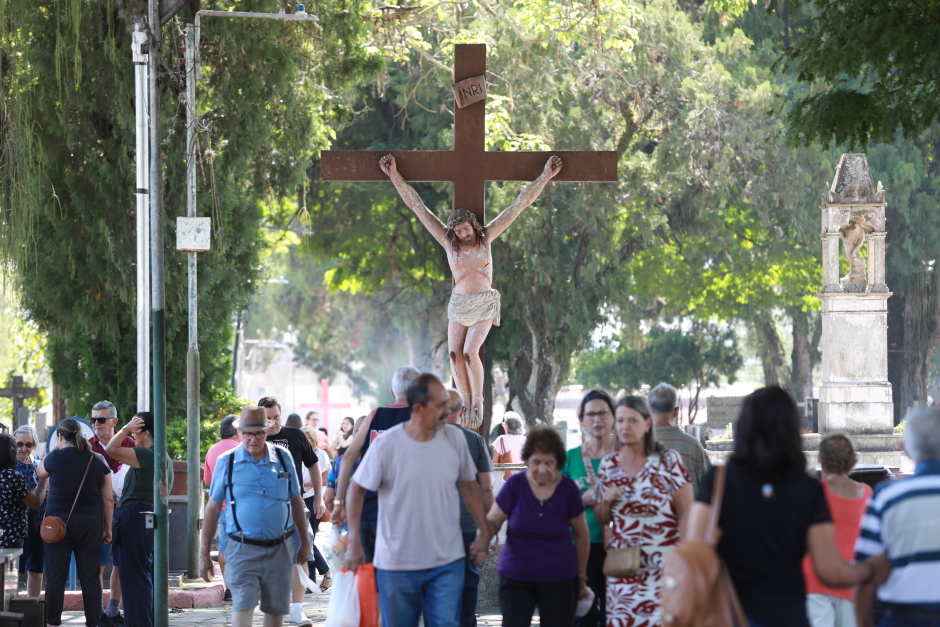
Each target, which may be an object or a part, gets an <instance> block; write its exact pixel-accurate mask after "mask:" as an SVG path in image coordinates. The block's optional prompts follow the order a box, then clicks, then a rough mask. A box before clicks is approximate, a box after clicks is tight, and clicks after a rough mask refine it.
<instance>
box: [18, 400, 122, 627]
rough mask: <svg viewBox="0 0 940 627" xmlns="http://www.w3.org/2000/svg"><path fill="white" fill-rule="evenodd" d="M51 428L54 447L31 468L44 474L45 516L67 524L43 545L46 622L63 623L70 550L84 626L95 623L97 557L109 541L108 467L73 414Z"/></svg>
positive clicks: (97, 608)
mask: <svg viewBox="0 0 940 627" xmlns="http://www.w3.org/2000/svg"><path fill="white" fill-rule="evenodd" d="M55 433H56V445H57V446H56V448H55V449H54V450H53V451H50V452H49V453H48V454H47V455H46V456H45V457H44V458H43V459H42V461H41V462H39V466H37V467H36V474H37V475H38V476H39V478H40V479H49V498H48V500H47V501H46V516H58V517H59V518H61V519H62V520H63V521H65V523H66V524H65V537H64V538H63V539H62V540H61V541H60V542H56V543H53V544H50V543H48V542H47V543H46V548H45V553H46V564H45V570H46V624H47V625H61V624H62V605H63V603H64V601H65V579H66V577H68V574H69V563H70V562H71V560H72V555H73V554H74V555H75V570H76V572H77V574H78V580H79V582H80V583H81V586H82V604H83V607H84V608H85V625H86V627H97V625H98V623H99V620H100V618H101V580H100V579H99V578H98V558H99V556H100V555H101V546H102V545H103V544H105V543H108V542H111V520H112V517H113V516H114V492H113V490H112V488H111V469H110V468H109V467H108V464H107V462H105V461H104V457H102V456H101V455H99V454H98V453H95V452H93V451H92V450H91V443H89V442H88V440H87V439H85V436H84V435H83V434H82V428H81V425H80V424H79V422H78V421H77V420H75V419H74V418H66V419H65V420H63V421H62V422H60V423H59V424H58V425H56V429H55ZM119 441H120V440H119ZM76 495H77V496H78V499H76V498H75V497H76ZM73 503H74V509H73V506H72V504H73Z"/></svg>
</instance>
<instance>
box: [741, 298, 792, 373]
mask: <svg viewBox="0 0 940 627" xmlns="http://www.w3.org/2000/svg"><path fill="white" fill-rule="evenodd" d="M748 328H749V329H750V330H751V333H752V336H753V338H754V340H755V343H756V344H757V352H758V354H759V355H760V359H761V364H762V365H763V367H764V385H779V386H780V387H782V388H787V389H789V387H790V372H789V370H788V368H787V365H786V359H785V357H784V352H783V342H782V341H781V340H780V334H779V333H778V332H777V325H776V323H774V318H773V314H772V313H771V312H769V311H760V312H757V313H755V314H754V315H753V316H751V319H750V320H748Z"/></svg>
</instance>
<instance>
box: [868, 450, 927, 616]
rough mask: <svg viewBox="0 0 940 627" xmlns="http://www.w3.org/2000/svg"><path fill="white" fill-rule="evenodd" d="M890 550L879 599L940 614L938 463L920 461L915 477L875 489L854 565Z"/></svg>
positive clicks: (885, 484)
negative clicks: (936, 610)
mask: <svg viewBox="0 0 940 627" xmlns="http://www.w3.org/2000/svg"><path fill="white" fill-rule="evenodd" d="M886 551H887V553H888V557H890V558H891V566H892V568H893V569H892V571H891V576H890V577H889V578H888V580H887V581H886V582H885V583H884V584H883V585H882V586H881V587H880V588H879V589H878V598H879V599H881V600H882V601H883V602H885V603H891V604H898V605H916V606H918V607H920V608H926V609H940V583H938V582H940V460H928V461H922V462H919V463H918V464H917V467H916V469H915V471H914V476H913V477H909V478H907V479H902V480H900V481H891V482H887V483H882V484H881V485H879V486H878V488H877V489H876V490H875V494H874V495H873V496H872V498H871V500H870V501H869V504H868V511H867V512H866V513H865V516H864V517H863V518H862V531H861V534H860V535H859V538H858V542H857V543H856V544H855V560H856V561H861V560H864V559H866V558H868V557H871V556H873V555H880V554H882V553H884V552H886Z"/></svg>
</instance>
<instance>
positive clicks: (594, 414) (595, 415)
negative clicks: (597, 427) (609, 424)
mask: <svg viewBox="0 0 940 627" xmlns="http://www.w3.org/2000/svg"><path fill="white" fill-rule="evenodd" d="M609 415H610V411H609V410H606V409H605V410H604V411H591V412H588V413H586V414H584V419H585V420H600V419H601V418H603V417H605V416H609Z"/></svg>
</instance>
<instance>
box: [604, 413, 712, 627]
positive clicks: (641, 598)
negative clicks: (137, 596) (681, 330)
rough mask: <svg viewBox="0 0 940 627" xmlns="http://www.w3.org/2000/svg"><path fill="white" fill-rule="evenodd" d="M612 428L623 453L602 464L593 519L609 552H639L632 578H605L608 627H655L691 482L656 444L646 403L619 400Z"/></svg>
mask: <svg viewBox="0 0 940 627" xmlns="http://www.w3.org/2000/svg"><path fill="white" fill-rule="evenodd" d="M614 427H615V429H616V430H617V435H618V436H619V437H620V441H621V442H622V443H623V448H621V449H620V450H619V451H618V452H616V453H612V454H610V455H608V456H606V457H605V458H604V460H603V461H602V462H601V466H600V470H599V471H598V473H597V482H596V483H595V485H594V499H595V501H596V503H597V504H596V505H595V506H594V514H595V516H596V517H597V520H598V522H599V523H600V524H602V525H610V526H611V533H610V547H609V549H611V550H614V549H623V548H627V547H630V546H636V545H638V544H639V545H640V546H641V547H642V548H641V550H640V551H641V553H640V555H641V557H640V568H639V569H638V570H637V571H636V572H635V573H633V574H632V575H628V576H626V577H608V578H607V625H608V627H655V626H658V625H662V618H661V614H660V592H661V589H662V566H663V558H664V557H665V552H667V551H668V550H669V548H667V547H672V546H674V545H676V544H678V543H679V538H680V533H681V530H682V529H683V528H684V526H685V522H686V517H687V515H688V512H689V509H690V508H691V506H692V498H693V495H692V485H691V483H690V480H691V477H690V475H689V472H688V470H686V468H685V466H683V465H682V461H681V460H680V458H679V454H678V453H676V452H675V451H671V450H667V449H666V448H664V447H663V445H662V444H660V443H659V442H657V441H656V434H655V431H654V429H653V420H652V418H651V416H650V409H649V405H647V403H646V400H645V399H643V398H641V397H639V396H625V397H623V398H621V399H620V400H618V401H617V404H616V407H615V422H614Z"/></svg>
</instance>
